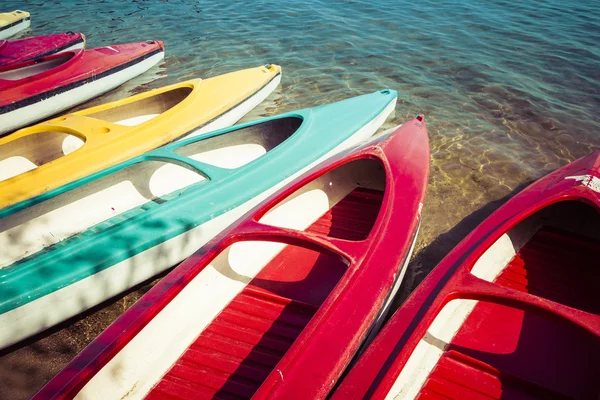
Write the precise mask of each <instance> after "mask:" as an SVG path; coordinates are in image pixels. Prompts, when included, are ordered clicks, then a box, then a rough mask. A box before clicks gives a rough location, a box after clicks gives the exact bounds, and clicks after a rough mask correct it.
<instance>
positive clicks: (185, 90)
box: [87, 86, 193, 126]
mask: <svg viewBox="0 0 600 400" xmlns="http://www.w3.org/2000/svg"><path fill="white" fill-rule="evenodd" d="M192 91H193V88H191V87H189V86H185V87H179V88H175V89H171V90H167V91H165V92H161V93H158V94H156V95H154V96H149V97H145V98H143V99H139V100H135V101H132V102H127V103H124V104H121V105H118V106H116V107H111V108H108V109H106V110H102V111H97V112H95V113H92V114H87V116H88V117H91V118H96V119H100V120H103V121H108V122H112V123H114V124H117V125H124V126H136V125H140V124H142V123H144V122H147V121H150V120H151V119H152V118H154V117H157V116H159V115H160V114H162V113H164V112H166V111H168V110H170V109H172V108H173V107H175V106H177V105H178V104H179V103H181V102H182V101H184V100H185V99H186V98H187V97H188V96H189V95H190V93H192Z"/></svg>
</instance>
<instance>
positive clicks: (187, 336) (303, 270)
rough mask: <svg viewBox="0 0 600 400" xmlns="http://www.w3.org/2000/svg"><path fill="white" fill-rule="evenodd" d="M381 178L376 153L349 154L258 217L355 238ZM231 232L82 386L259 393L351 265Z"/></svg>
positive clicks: (365, 230)
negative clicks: (231, 238) (358, 156)
mask: <svg viewBox="0 0 600 400" xmlns="http://www.w3.org/2000/svg"><path fill="white" fill-rule="evenodd" d="M385 187H386V180H385V172H384V168H383V166H382V164H381V163H380V162H379V161H378V160H375V159H360V160H355V161H351V162H349V163H347V164H344V165H342V166H339V167H337V168H336V169H333V170H331V171H329V172H327V173H325V174H323V175H321V176H319V177H317V178H316V179H314V180H313V181H311V182H309V183H307V184H305V185H304V186H302V187H301V188H299V189H297V190H296V191H295V192H293V193H292V194H290V195H289V196H287V197H286V198H285V199H283V200H281V201H279V202H277V203H276V204H275V205H274V206H273V207H271V208H270V209H269V211H268V212H267V213H266V214H264V215H263V216H262V217H260V219H259V220H258V222H259V223H260V224H261V225H260V226H263V227H265V228H266V229H269V227H273V229H275V230H276V231H277V228H275V227H280V228H287V229H292V230H294V231H297V232H300V234H301V235H302V234H307V235H310V237H327V238H332V239H333V238H335V239H342V240H344V241H345V243H358V242H357V241H362V240H364V239H366V238H368V237H369V233H370V232H371V230H372V229H373V227H374V225H375V223H376V221H377V218H378V216H379V214H380V211H381V209H382V204H383V198H384V192H385ZM242 231H243V230H242ZM236 237H237V239H236V242H235V243H233V244H230V245H228V246H227V247H224V248H223V249H222V250H220V251H218V253H217V254H216V256H215V257H214V258H212V260H211V261H210V264H208V265H207V266H206V267H204V268H203V269H202V270H201V271H200V272H199V273H198V275H197V276H196V277H195V278H193V280H192V281H191V282H190V283H189V284H187V286H186V287H184V288H183V289H182V291H181V292H179V294H177V295H176V297H175V298H174V299H173V300H171V301H170V302H169V304H167V305H166V306H165V308H163V309H162V310H161V311H160V312H159V313H158V314H157V315H156V316H154V317H153V319H152V321H151V322H149V323H148V324H147V325H146V326H145V327H144V328H143V329H142V330H141V331H140V332H139V333H138V334H137V335H136V337H135V338H133V339H132V340H131V341H130V342H129V343H127V344H126V345H125V347H124V348H123V349H121V350H120V352H119V353H118V354H116V355H115V356H114V357H113V358H112V359H111V360H110V361H109V363H108V364H107V365H106V366H105V367H104V368H103V369H102V370H100V371H99V372H98V373H97V374H95V376H94V377H92V379H91V380H90V381H89V382H88V383H87V385H86V386H84V388H83V389H82V391H81V392H80V393H79V394H80V395H85V394H86V393H88V392H89V393H92V392H93V393H99V392H97V391H98V390H100V391H101V392H102V396H107V397H115V396H119V395H120V393H121V392H123V393H127V392H129V393H130V394H131V395H132V396H134V397H141V396H145V395H148V398H161V397H169V396H175V397H178V398H180V397H188V396H192V395H193V396H194V397H200V398H215V397H218V398H221V397H223V398H229V397H235V396H241V397H243V398H250V397H251V396H252V395H253V394H254V393H255V392H256V390H257V389H258V388H259V387H260V386H261V384H262V383H263V382H264V381H265V379H266V378H267V377H268V376H269V374H271V373H272V372H273V371H274V370H275V368H276V367H277V365H278V363H279V362H280V361H281V360H282V359H283V358H284V357H285V356H286V354H287V352H288V350H290V348H291V347H292V346H293V345H294V344H295V342H296V339H297V338H298V337H299V336H300V334H301V333H302V331H303V330H304V328H305V327H307V326H308V324H309V323H310V321H311V319H312V318H313V316H314V315H315V314H316V313H317V312H318V311H319V309H320V307H321V305H322V304H323V303H324V302H325V300H326V299H327V298H328V296H329V295H330V294H331V293H332V292H333V291H334V289H337V288H338V285H340V284H342V281H345V280H344V276H345V275H346V274H347V273H348V272H349V268H352V267H353V265H352V263H351V262H350V260H348V259H346V258H345V257H344V256H342V255H341V254H340V253H337V252H336V251H331V250H330V249H327V248H325V247H321V246H319V245H315V244H314V243H311V242H308V241H305V240H303V239H302V238H300V239H299V240H294V239H290V238H289V237H288V238H287V239H286V238H285V237H284V236H278V235H277V234H274V235H271V236H269V235H267V236H265V237H264V239H265V240H263V239H261V240H255V239H252V237H253V236H245V235H244V234H243V233H242V234H241V235H236ZM290 240H292V241H293V244H291V243H290ZM346 241H347V242H346ZM354 270H355V269H354V268H352V271H354ZM199 305H202V306H201V307H199ZM182 315H185V318H182V317H181V316H182ZM157 335H160V337H161V340H159V341H157V340H156V339H155V338H156V337H159V336H157ZM140 367H141V368H140ZM279 373H281V372H279ZM115 374H116V375H115ZM115 376H118V377H119V379H117V380H115ZM132 388H133V389H132Z"/></svg>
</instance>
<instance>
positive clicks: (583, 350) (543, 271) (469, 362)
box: [419, 227, 600, 399]
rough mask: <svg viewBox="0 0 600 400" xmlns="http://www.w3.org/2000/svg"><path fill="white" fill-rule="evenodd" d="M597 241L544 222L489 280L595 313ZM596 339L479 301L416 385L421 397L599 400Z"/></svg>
mask: <svg viewBox="0 0 600 400" xmlns="http://www.w3.org/2000/svg"><path fill="white" fill-rule="evenodd" d="M599 254H600V241H597V240H593V239H590V238H587V237H582V236H578V235H577V234H573V233H570V232H567V231H563V230H559V229H556V228H548V227H544V228H542V229H540V230H539V231H538V232H537V233H536V234H535V235H534V236H533V237H532V238H531V240H530V241H529V242H528V243H527V244H526V245H525V246H523V247H522V248H521V249H520V251H519V252H518V254H517V255H516V256H515V257H514V258H513V259H512V260H511V262H510V263H509V265H508V266H507V268H505V269H504V270H503V272H502V273H501V274H500V275H499V276H498V277H497V278H496V280H495V283H497V284H499V285H502V286H505V287H509V288H512V289H515V290H519V291H522V292H527V293H530V294H532V295H535V296H539V297H542V298H544V299H547V300H551V301H554V302H557V303H560V304H563V305H567V306H569V307H572V308H576V309H579V310H582V311H585V312H588V313H592V314H596V315H598V314H599V312H600V296H598V289H597V287H598V283H599V282H600V268H599V266H600V265H599V263H598V255H599ZM599 360H600V343H599V341H598V337H597V336H596V335H593V334H592V333H590V332H589V331H587V330H585V329H583V328H581V327H579V326H578V325H575V324H574V323H572V322H568V321H566V320H563V319H559V318H557V317H556V316H552V315H546V314H542V313H540V312H533V311H531V310H525V309H520V308H513V307H509V306H506V305H501V304H497V303H492V302H484V301H480V302H478V303H477V305H476V306H475V308H474V309H473V311H472V312H471V314H470V315H469V316H468V317H467V319H466V321H465V322H464V324H463V325H462V326H461V328H460V330H459V331H458V332H457V334H456V335H455V337H454V338H453V340H452V342H451V343H450V345H449V346H448V347H447V348H446V350H445V352H444V353H443V355H442V357H441V358H440V360H439V361H438V363H437V365H436V366H435V368H434V370H433V371H432V373H431V374H430V375H429V378H428V379H427V381H426V382H425V384H424V386H423V387H422V389H421V392H420V394H419V398H421V399H448V398H450V399H540V398H544V399H565V398H581V399H588V398H589V399H597V398H598V393H599V392H600V379H599V377H600V363H599V362H598V361H599Z"/></svg>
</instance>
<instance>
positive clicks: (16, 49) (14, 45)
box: [0, 32, 85, 67]
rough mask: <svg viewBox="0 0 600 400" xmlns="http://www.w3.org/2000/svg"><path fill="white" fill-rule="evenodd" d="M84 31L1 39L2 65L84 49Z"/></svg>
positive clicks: (0, 63)
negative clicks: (9, 39) (18, 38)
mask: <svg viewBox="0 0 600 400" xmlns="http://www.w3.org/2000/svg"><path fill="white" fill-rule="evenodd" d="M84 47H85V36H84V35H83V33H74V32H64V33H57V34H54V35H46V36H35V37H31V38H27V39H20V40H11V41H8V40H0V67H7V66H10V65H14V64H19V63H22V62H24V61H29V60H35V59H38V58H41V57H45V56H49V55H51V54H57V53H62V52H65V51H71V50H77V49H83V48H84Z"/></svg>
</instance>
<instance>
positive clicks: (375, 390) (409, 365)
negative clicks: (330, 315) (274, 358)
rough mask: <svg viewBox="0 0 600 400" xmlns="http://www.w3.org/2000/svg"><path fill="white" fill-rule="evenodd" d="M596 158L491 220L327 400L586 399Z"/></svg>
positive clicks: (591, 353) (593, 371) (591, 382)
mask: <svg viewBox="0 0 600 400" xmlns="http://www.w3.org/2000/svg"><path fill="white" fill-rule="evenodd" d="M599 211H600V151H596V152H594V153H593V154H591V155H590V156H587V157H584V158H581V159H579V160H577V161H575V162H573V163H571V164H569V165H567V166H565V167H563V168H561V169H558V170H556V171H555V172H553V173H551V174H549V175H547V176H546V177H544V178H542V179H540V180H539V181H537V182H536V183H534V184H533V185H531V186H529V187H528V188H527V189H525V190H523V191H522V192H521V193H519V194H518V195H517V196H515V197H514V198H512V199H511V200H509V201H508V202H507V203H505V204H504V205H503V206H502V207H500V208H499V209H498V210H496V211H495V212H494V213H493V214H492V215H491V216H490V217H488V218H487V219H486V220H485V221H484V222H482V223H481V225H479V226H478V227H477V228H475V229H474V230H473V231H472V232H471V234H469V235H468V236H467V237H466V238H465V239H464V240H463V241H462V242H461V243H460V244H459V245H458V246H457V247H456V248H455V249H454V250H452V251H451V252H450V253H449V254H448V255H447V256H446V258H444V259H443V260H442V261H441V262H440V264H438V266H437V267H436V268H435V269H434V270H433V271H432V272H431V273H430V274H429V276H428V277H427V278H425V280H424V281H423V282H422V283H421V284H420V286H419V287H418V288H417V289H416V290H415V291H414V292H413V293H412V294H411V296H410V297H409V298H408V300H406V302H405V303H404V304H403V305H402V306H401V307H400V308H399V309H398V311H397V312H396V313H395V314H394V316H393V317H392V318H391V319H390V321H389V322H388V323H387V325H386V326H385V328H384V329H383V330H382V331H381V333H380V334H379V336H378V337H377V338H376V339H375V340H374V342H373V343H372V344H371V346H370V347H369V348H368V349H367V350H366V352H365V353H364V355H363V356H362V357H361V359H360V360H359V361H358V363H357V364H356V365H355V367H354V368H353V369H352V370H351V371H350V372H349V373H348V375H347V376H346V378H345V379H344V381H343V382H342V384H341V386H340V387H339V389H338V390H337V391H336V393H335V395H334V396H333V397H332V398H333V399H336V400H337V399H384V398H385V399H394V398H401V399H414V398H420V399H432V398H436V399H437V398H447V399H472V398H486V399H500V398H502V399H534V398H535V399H537V398H545V399H550V398H552V399H558V398H560V399H567V398H569V399H593V398H597V397H598V376H600V367H599V366H598V360H599V359H600V302H599V301H598V294H597V293H598V289H597V286H598V282H599V281H600V270H599V269H598V254H600V234H599V232H600V230H599V229H598V227H600V213H599Z"/></svg>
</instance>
